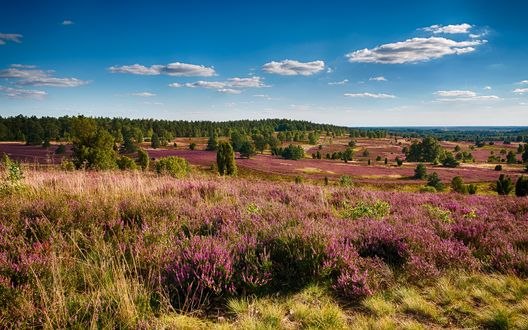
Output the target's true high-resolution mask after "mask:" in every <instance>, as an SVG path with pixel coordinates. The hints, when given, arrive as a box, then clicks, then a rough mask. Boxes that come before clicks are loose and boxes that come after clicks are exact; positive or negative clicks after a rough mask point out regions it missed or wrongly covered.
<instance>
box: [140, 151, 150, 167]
mask: <svg viewBox="0 0 528 330" xmlns="http://www.w3.org/2000/svg"><path fill="white" fill-rule="evenodd" d="M149 164H150V158H149V155H148V153H147V151H146V150H144V149H139V150H138V165H139V167H140V168H141V169H142V170H143V171H146V170H148V168H149Z"/></svg>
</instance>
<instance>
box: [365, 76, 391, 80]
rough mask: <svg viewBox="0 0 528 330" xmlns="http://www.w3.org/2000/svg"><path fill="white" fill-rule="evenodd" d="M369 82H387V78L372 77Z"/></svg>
mask: <svg viewBox="0 0 528 330" xmlns="http://www.w3.org/2000/svg"><path fill="white" fill-rule="evenodd" d="M369 80H370V81H387V78H385V77H383V76H379V77H370V78H369Z"/></svg>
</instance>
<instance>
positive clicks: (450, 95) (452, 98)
mask: <svg viewBox="0 0 528 330" xmlns="http://www.w3.org/2000/svg"><path fill="white" fill-rule="evenodd" d="M433 94H434V95H436V96H438V98H437V99H436V100H435V101H437V102H458V101H496V100H500V97H498V96H496V95H478V94H477V93H475V92H474V91H469V90H443V91H436V92H434V93H433Z"/></svg>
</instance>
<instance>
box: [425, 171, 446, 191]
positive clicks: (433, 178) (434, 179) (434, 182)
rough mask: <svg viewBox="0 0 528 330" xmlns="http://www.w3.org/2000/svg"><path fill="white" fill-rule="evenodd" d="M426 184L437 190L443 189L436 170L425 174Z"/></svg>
mask: <svg viewBox="0 0 528 330" xmlns="http://www.w3.org/2000/svg"><path fill="white" fill-rule="evenodd" d="M427 186H429V187H434V188H435V189H436V190H437V191H442V190H444V184H443V183H442V181H441V180H440V178H439V177H438V174H437V173H436V172H433V173H431V174H429V175H428V176H427Z"/></svg>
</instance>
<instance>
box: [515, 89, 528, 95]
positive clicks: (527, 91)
mask: <svg viewBox="0 0 528 330" xmlns="http://www.w3.org/2000/svg"><path fill="white" fill-rule="evenodd" d="M513 92H514V93H516V94H524V93H528V88H516V89H514V90H513Z"/></svg>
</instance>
